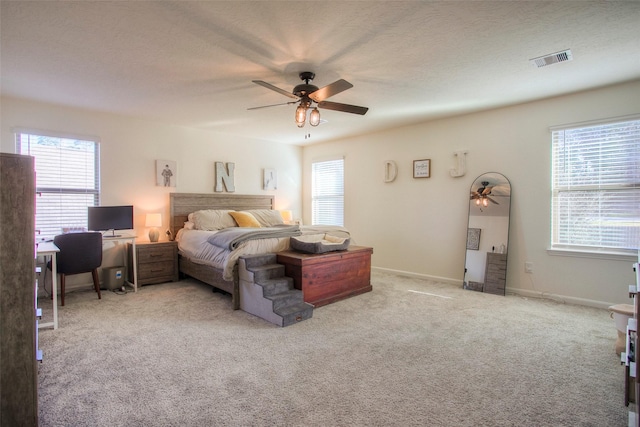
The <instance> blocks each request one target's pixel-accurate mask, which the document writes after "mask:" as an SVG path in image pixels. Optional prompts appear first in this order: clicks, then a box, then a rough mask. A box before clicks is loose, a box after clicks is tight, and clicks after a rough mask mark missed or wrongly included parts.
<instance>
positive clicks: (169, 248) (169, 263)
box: [129, 242, 178, 286]
mask: <svg viewBox="0 0 640 427" xmlns="http://www.w3.org/2000/svg"><path fill="white" fill-rule="evenodd" d="M132 249H133V246H132V245H129V269H130V270H131V269H132V268H133V267H132V265H133V256H132ZM136 258H137V260H136V261H137V270H138V271H137V272H138V283H136V284H137V285H138V286H142V285H150V284H153V283H163V282H176V281H178V244H177V243H176V242H157V243H151V242H136ZM129 277H133V276H132V273H131V272H130V273H129Z"/></svg>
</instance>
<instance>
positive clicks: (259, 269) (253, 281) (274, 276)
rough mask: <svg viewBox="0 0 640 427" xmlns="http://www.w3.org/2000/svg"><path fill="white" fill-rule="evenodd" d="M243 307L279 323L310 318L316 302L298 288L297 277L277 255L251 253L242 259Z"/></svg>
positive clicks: (239, 264) (288, 323)
mask: <svg viewBox="0 0 640 427" xmlns="http://www.w3.org/2000/svg"><path fill="white" fill-rule="evenodd" d="M238 274H239V278H240V309H241V310H244V311H246V312H247V313H251V314H253V315H254V316H258V317H260V318H262V319H264V320H266V321H268V322H271V323H273V324H275V325H278V326H289V325H291V324H293V323H297V322H301V321H303V320H306V319H310V318H311V317H312V316H313V306H312V305H311V304H307V303H306V302H304V300H303V296H302V291H301V290H299V289H294V287H293V279H292V278H291V277H286V276H285V275H284V265H282V264H278V263H276V255H275V254H268V255H249V256H244V257H240V259H239V260H238Z"/></svg>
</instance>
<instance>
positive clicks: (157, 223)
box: [144, 213, 162, 242]
mask: <svg viewBox="0 0 640 427" xmlns="http://www.w3.org/2000/svg"><path fill="white" fill-rule="evenodd" d="M144 225H145V226H147V227H151V230H149V241H150V242H157V241H158V237H160V231H158V227H162V215H160V214H159V213H148V214H147V220H146V222H145V224H144Z"/></svg>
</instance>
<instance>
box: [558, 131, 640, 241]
mask: <svg viewBox="0 0 640 427" xmlns="http://www.w3.org/2000/svg"><path fill="white" fill-rule="evenodd" d="M552 147H553V153H552V154H553V159H552V161H553V165H552V232H551V234H552V236H551V246H552V249H570V250H581V251H591V252H603V251H605V252H606V251H614V252H623V253H624V252H625V251H626V250H637V249H638V248H640V120H628V121H621V122H617V123H606V124H598V125H593V126H588V127H576V128H566V129H553V130H552Z"/></svg>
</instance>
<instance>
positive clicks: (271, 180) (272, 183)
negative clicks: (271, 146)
mask: <svg viewBox="0 0 640 427" xmlns="http://www.w3.org/2000/svg"><path fill="white" fill-rule="evenodd" d="M262 189H263V190H277V189H278V174H277V172H276V170H275V169H265V170H264V171H263V176H262Z"/></svg>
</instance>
